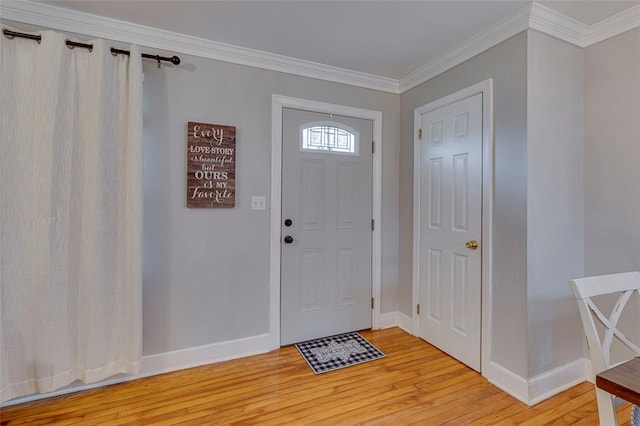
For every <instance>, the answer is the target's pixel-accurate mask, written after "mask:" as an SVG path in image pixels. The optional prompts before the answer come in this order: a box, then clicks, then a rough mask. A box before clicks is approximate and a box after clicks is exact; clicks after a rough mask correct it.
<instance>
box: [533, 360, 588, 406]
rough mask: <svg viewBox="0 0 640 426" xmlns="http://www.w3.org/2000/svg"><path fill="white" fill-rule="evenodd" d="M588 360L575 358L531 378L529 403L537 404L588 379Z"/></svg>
mask: <svg viewBox="0 0 640 426" xmlns="http://www.w3.org/2000/svg"><path fill="white" fill-rule="evenodd" d="M586 363H587V360H586V359H584V358H581V359H578V360H575V361H573V362H570V363H568V364H565V365H563V366H561V367H558V368H554V369H553V370H550V371H547V372H545V373H542V374H539V375H537V376H535V377H532V378H531V379H529V405H535V404H537V403H539V402H542V401H544V400H545V399H548V398H550V397H552V396H554V395H556V394H558V393H560V392H562V391H565V390H567V389H569V388H570V387H573V386H575V385H577V384H579V383H582V382H584V381H585V380H587V375H586V373H587V366H586Z"/></svg>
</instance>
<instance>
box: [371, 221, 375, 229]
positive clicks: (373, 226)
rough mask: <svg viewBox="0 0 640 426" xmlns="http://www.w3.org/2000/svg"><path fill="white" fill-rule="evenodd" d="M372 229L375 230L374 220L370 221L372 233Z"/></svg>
mask: <svg viewBox="0 0 640 426" xmlns="http://www.w3.org/2000/svg"><path fill="white" fill-rule="evenodd" d="M374 229H376V220H375V219H371V230H372V231H373V230H374Z"/></svg>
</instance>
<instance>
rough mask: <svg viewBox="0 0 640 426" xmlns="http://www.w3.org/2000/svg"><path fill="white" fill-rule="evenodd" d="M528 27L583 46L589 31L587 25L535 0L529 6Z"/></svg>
mask: <svg viewBox="0 0 640 426" xmlns="http://www.w3.org/2000/svg"><path fill="white" fill-rule="evenodd" d="M529 28H531V29H534V30H538V31H541V32H543V33H546V34H548V35H550V36H553V37H556V38H559V39H560V40H563V41H566V42H567V43H571V44H574V45H576V46H579V47H583V46H584V41H585V40H586V38H587V34H588V33H589V26H588V25H586V24H583V23H582V22H580V21H576V20H575V19H571V18H569V17H568V16H565V15H563V14H561V13H559V12H556V11H555V10H553V9H549V8H548V7H545V6H542V5H541V4H539V3H535V2H534V3H533V5H532V6H531V16H530V17H529Z"/></svg>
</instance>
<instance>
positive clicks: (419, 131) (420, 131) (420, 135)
mask: <svg viewBox="0 0 640 426" xmlns="http://www.w3.org/2000/svg"><path fill="white" fill-rule="evenodd" d="M418 139H420V140H422V129H418Z"/></svg>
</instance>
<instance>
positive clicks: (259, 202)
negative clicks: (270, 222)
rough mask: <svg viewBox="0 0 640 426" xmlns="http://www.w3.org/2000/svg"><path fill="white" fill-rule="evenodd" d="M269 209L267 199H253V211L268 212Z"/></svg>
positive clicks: (260, 197)
mask: <svg viewBox="0 0 640 426" xmlns="http://www.w3.org/2000/svg"><path fill="white" fill-rule="evenodd" d="M266 209H267V197H265V196H263V195H261V196H253V197H251V210H266Z"/></svg>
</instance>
